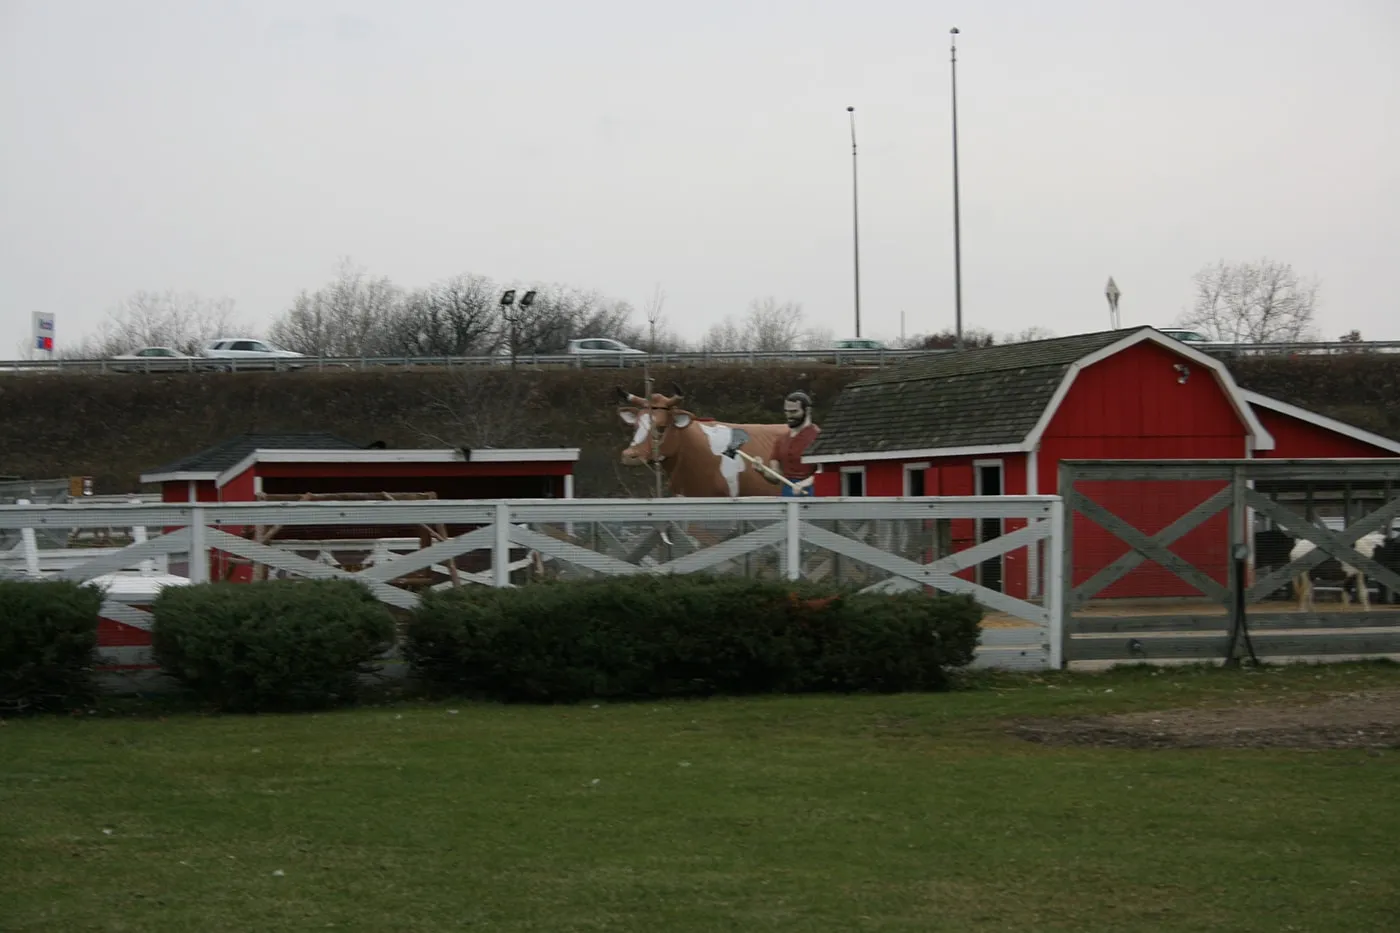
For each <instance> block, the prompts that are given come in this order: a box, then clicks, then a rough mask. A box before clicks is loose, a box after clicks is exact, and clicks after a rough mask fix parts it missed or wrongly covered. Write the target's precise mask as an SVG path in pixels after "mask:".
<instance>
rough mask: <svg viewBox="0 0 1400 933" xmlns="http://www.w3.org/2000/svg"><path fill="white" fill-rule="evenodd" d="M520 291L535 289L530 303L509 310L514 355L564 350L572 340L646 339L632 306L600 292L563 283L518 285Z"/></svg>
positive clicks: (508, 341) (508, 332)
mask: <svg viewBox="0 0 1400 933" xmlns="http://www.w3.org/2000/svg"><path fill="white" fill-rule="evenodd" d="M515 290H516V293H517V294H518V295H519V294H522V293H524V292H526V291H534V292H535V299H534V302H533V303H532V304H531V305H530V306H529V307H521V305H520V304H519V302H518V301H517V303H516V304H515V306H514V307H513V309H512V310H511V311H510V312H509V314H510V319H509V321H507V322H506V323H507V324H508V325H510V326H507V327H505V328H504V333H505V341H506V344H507V346H508V347H509V348H510V350H511V351H512V355H514V356H521V355H528V354H531V353H541V354H544V353H562V352H563V351H564V348H565V346H566V345H567V344H568V342H569V341H570V340H574V339H578V338H582V337H611V338H612V339H614V340H621V341H623V342H624V343H632V344H637V343H641V342H642V332H641V330H640V329H639V328H638V327H637V326H636V325H635V324H634V323H633V322H632V306H631V305H629V304H628V303H627V302H625V301H614V300H611V299H609V298H607V297H605V296H603V295H601V294H599V293H598V292H594V291H584V290H582V289H577V288H568V287H566V286H562V285H535V286H530V287H526V286H520V285H517V286H515Z"/></svg>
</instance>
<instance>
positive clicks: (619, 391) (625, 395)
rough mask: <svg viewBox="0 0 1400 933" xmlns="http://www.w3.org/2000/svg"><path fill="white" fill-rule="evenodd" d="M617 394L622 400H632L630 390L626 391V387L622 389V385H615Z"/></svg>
mask: <svg viewBox="0 0 1400 933" xmlns="http://www.w3.org/2000/svg"><path fill="white" fill-rule="evenodd" d="M617 395H618V397H619V398H621V399H622V400H623V401H624V402H630V401H632V393H631V392H628V391H627V390H626V389H624V388H623V387H622V386H617Z"/></svg>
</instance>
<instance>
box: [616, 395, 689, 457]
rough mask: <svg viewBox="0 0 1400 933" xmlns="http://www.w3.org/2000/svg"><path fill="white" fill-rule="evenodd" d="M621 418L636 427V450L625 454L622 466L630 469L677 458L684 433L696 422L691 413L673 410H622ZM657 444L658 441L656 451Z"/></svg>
mask: <svg viewBox="0 0 1400 933" xmlns="http://www.w3.org/2000/svg"><path fill="white" fill-rule="evenodd" d="M618 417H620V418H621V419H622V420H623V423H625V424H630V425H634V426H635V427H636V431H634V432H633V434H632V446H630V447H628V448H627V449H626V450H624V451H623V452H622V462H623V463H624V464H626V465H628V466H638V465H640V464H644V463H652V462H658V463H659V462H660V461H662V460H665V459H666V458H667V457H674V456H675V455H676V452H677V451H678V450H679V449H680V442H681V441H680V436H679V435H680V432H681V431H683V430H685V429H686V428H687V427H688V426H689V425H690V424H691V421H692V416H691V414H690V412H688V411H675V410H672V409H669V408H658V407H652V408H650V409H647V408H620V409H618ZM653 440H655V441H656V443H655V446H654V447H653Z"/></svg>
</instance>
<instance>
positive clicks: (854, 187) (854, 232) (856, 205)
mask: <svg viewBox="0 0 1400 933" xmlns="http://www.w3.org/2000/svg"><path fill="white" fill-rule="evenodd" d="M846 113H848V114H850V115H851V238H852V241H853V242H854V245H855V261H856V337H857V339H859V337H860V181H859V176H858V174H857V172H856V108H854V107H847V108H846Z"/></svg>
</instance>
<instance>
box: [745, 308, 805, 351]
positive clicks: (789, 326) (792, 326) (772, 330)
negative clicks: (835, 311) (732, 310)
mask: <svg viewBox="0 0 1400 933" xmlns="http://www.w3.org/2000/svg"><path fill="white" fill-rule="evenodd" d="M744 323H745V329H746V330H747V331H748V338H749V346H750V347H751V348H752V349H754V350H759V351H777V350H795V349H797V344H798V341H799V339H800V338H801V337H802V306H801V305H800V304H798V303H797V302H795V301H783V302H779V301H778V300H777V299H776V298H772V297H769V298H763V299H755V300H754V301H752V302H750V304H749V311H748V315H747V317H746V318H745V321H744Z"/></svg>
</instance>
